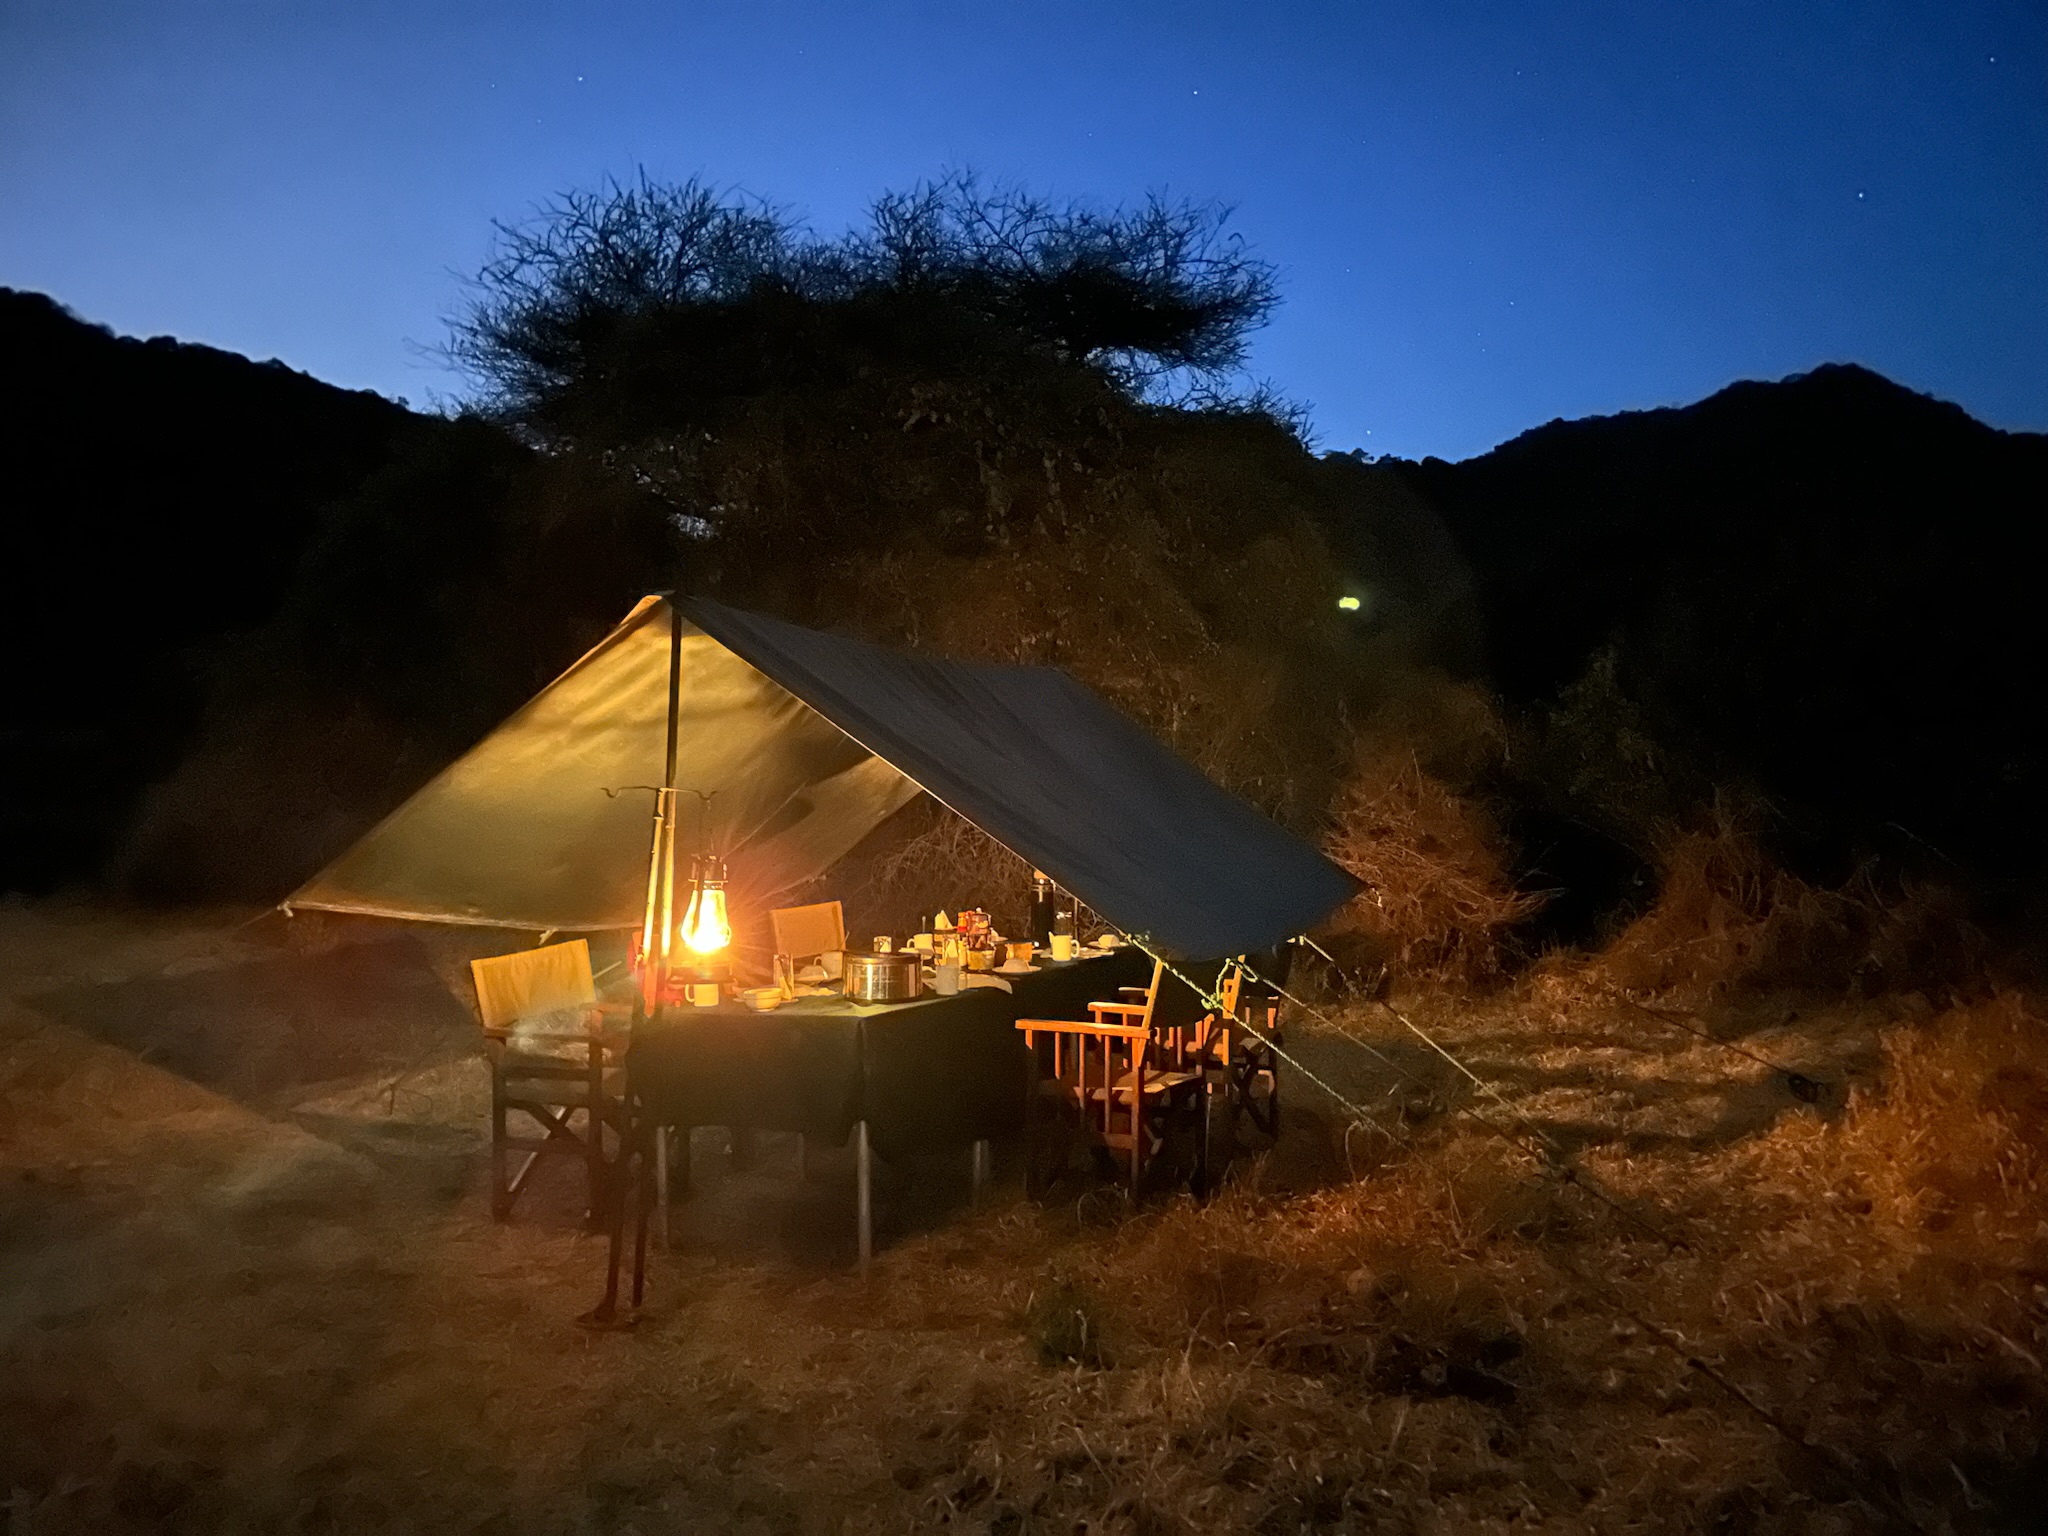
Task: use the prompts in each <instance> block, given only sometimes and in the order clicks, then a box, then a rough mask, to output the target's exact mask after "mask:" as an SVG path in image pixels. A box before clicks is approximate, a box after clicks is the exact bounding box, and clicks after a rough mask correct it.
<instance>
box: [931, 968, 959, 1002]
mask: <svg viewBox="0 0 2048 1536" xmlns="http://www.w3.org/2000/svg"><path fill="white" fill-rule="evenodd" d="M932 990H933V991H934V992H936V993H938V994H939V996H941V997H951V996H952V995H953V994H954V993H955V992H958V991H959V990H960V967H959V965H958V964H957V963H954V964H948V965H941V966H937V967H935V968H934V969H933V971H932Z"/></svg>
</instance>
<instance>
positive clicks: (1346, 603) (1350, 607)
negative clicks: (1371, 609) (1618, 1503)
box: [1337, 597, 1358, 613]
mask: <svg viewBox="0 0 2048 1536" xmlns="http://www.w3.org/2000/svg"><path fill="white" fill-rule="evenodd" d="M1337 606H1338V607H1339V608H1342V609H1343V610H1344V611H1345V612H1346V613H1356V612H1358V599H1357V598H1355V597H1340V598H1338V599H1337Z"/></svg>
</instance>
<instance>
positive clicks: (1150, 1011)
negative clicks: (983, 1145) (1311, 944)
mask: <svg viewBox="0 0 2048 1536" xmlns="http://www.w3.org/2000/svg"><path fill="white" fill-rule="evenodd" d="M1185 991H1186V989H1185V988H1178V989H1176V988H1174V987H1172V986H1171V985H1170V983H1169V980H1168V977H1167V974H1166V967H1165V965H1164V964H1163V963H1155V964H1154V965H1153V967H1152V980H1151V982H1150V984H1149V985H1147V986H1144V987H1125V988H1123V989H1122V995H1121V996H1120V997H1118V998H1117V999H1116V1000H1114V1001H1108V1002H1097V1003H1090V1004H1089V1005H1088V1012H1089V1017H1088V1018H1086V1019H1019V1020H1018V1021H1017V1028H1018V1029H1020V1030H1022V1031H1023V1033H1024V1043H1025V1046H1026V1048H1027V1049H1029V1050H1030V1052H1031V1054H1032V1059H1033V1062H1034V1065H1035V1070H1036V1072H1037V1079H1036V1081H1035V1082H1034V1083H1033V1085H1032V1100H1031V1104H1030V1110H1031V1115H1032V1130H1033V1131H1034V1132H1037V1131H1038V1130H1039V1129H1040V1128H1041V1127H1043V1128H1044V1129H1045V1130H1047V1131H1049V1132H1050V1133H1051V1140H1052V1143H1053V1146H1054V1148H1055V1149H1056V1150H1055V1156H1054V1171H1055V1172H1057V1169H1058V1167H1059V1166H1062V1165H1063V1164H1064V1161H1065V1158H1066V1153H1067V1149H1068V1146H1069V1144H1070V1142H1071V1140H1072V1139H1074V1138H1076V1137H1078V1139H1079V1140H1080V1142H1081V1143H1082V1144H1083V1145H1084V1146H1090V1147H1094V1148H1098V1149H1100V1150H1102V1151H1104V1152H1107V1153H1108V1154H1109V1155H1110V1156H1111V1157H1115V1158H1117V1159H1118V1160H1119V1161H1120V1162H1121V1163H1122V1165H1123V1167H1124V1170H1125V1173H1126V1176H1127V1178H1128V1180H1129V1185H1130V1193H1131V1197H1132V1198H1133V1199H1136V1198H1137V1194H1138V1190H1139V1188H1140V1186H1141V1185H1142V1184H1143V1182H1144V1179H1145V1172H1146V1169H1147V1167H1148V1165H1149V1164H1150V1163H1151V1162H1152V1160H1153V1159H1154V1158H1155V1157H1156V1156H1157V1155H1158V1154H1159V1153H1160V1152H1161V1151H1162V1150H1163V1149H1164V1148H1165V1146H1166V1143H1167V1140H1168V1137H1169V1135H1170V1134H1171V1132H1172V1130H1173V1129H1174V1127H1175V1125H1176V1124H1177V1123H1179V1122H1182V1121H1185V1120H1188V1119H1190V1118H1191V1116H1192V1112H1193V1111H1194V1110H1195V1109H1196V1108H1198V1107H1199V1106H1200V1103H1201V1097H1202V1093H1203V1091H1204V1088H1205V1084H1204V1081H1203V1076H1202V1071H1201V1066H1200V1060H1199V1052H1200V1047H1201V1043H1202V1042H1203V1040H1205V1039H1206V1037H1207V1026H1206V1022H1205V1020H1206V1010H1204V1009H1202V1008H1201V1007H1200V1006H1199V1001H1198V1000H1196V999H1194V998H1192V996H1191V995H1190V996H1188V997H1185V998H1183V997H1179V996H1177V993H1178V992H1185ZM1175 1004H1180V1005H1182V1006H1174V1005H1175ZM1048 1120H1050V1122H1051V1123H1050V1124H1049V1125H1048V1124H1047V1121H1048ZM1041 1139H1042V1138H1040V1137H1039V1136H1037V1135H1035V1134H1034V1135H1033V1137H1032V1140H1033V1142H1034V1143H1036V1142H1038V1141H1040V1140H1041ZM1044 1162H1045V1157H1044V1154H1043V1150H1042V1148H1041V1147H1038V1146H1035V1145H1034V1146H1033V1147H1031V1148H1029V1149H1028V1151H1027V1159H1026V1169H1025V1171H1026V1183H1027V1184H1028V1185H1029V1186H1030V1191H1031V1192H1032V1193H1036V1192H1037V1189H1038V1187H1039V1186H1040V1185H1041V1184H1042V1183H1043V1182H1044V1181H1045V1175H1044V1174H1043V1172H1042V1171H1041V1168H1042V1165H1043V1164H1044Z"/></svg>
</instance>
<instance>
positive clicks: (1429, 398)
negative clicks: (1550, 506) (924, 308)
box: [0, 0, 2048, 457]
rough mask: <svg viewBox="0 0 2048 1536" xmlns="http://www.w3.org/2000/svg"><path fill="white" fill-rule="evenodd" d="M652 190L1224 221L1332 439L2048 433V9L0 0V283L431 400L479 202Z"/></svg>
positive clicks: (811, 207)
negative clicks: (947, 178)
mask: <svg viewBox="0 0 2048 1536" xmlns="http://www.w3.org/2000/svg"><path fill="white" fill-rule="evenodd" d="M643 166H644V167H645V168H646V169H647V170H648V171H649V172H650V173H651V174H653V175H656V176H658V177H675V178H680V177H683V176H687V175H691V174H701V175H704V176H706V177H708V178H710V179H713V180H715V181H718V182H721V183H727V184H732V185H737V186H739V187H743V188H745V189H747V190H749V191H752V192H755V193H759V194H761V195H764V196H766V197H768V198H770V199H772V200H775V201H777V202H780V203H782V204H785V205H787V206H789V207H790V208H792V209H794V210H796V211H798V212H801V213H803V214H805V215H807V216H808V217H809V218H810V219H811V220H812V222H813V223H815V224H817V225H818V226H819V227H821V228H824V229H832V228H836V227H838V226H841V225H843V224H844V223H846V222H847V221H849V220H850V219H852V218H853V217H855V216H856V215H857V214H858V212H859V210H860V208H861V207H862V205H863V204H864V203H865V201H866V200H867V199H868V197H869V196H870V195H872V194H873V193H874V192H875V191H877V190H878V189H881V188H884V187H894V186H903V185H906V184H908V183H910V182H912V181H915V180H916V179H918V178H919V177H921V176H924V175H928V174H930V173H932V172H934V171H937V170H939V169H942V168H949V167H962V166H973V167H975V168H977V169H979V170H980V171H982V172H983V173H984V174H986V175H989V176H993V177H998V178H1017V179H1023V180H1025V181H1028V182H1029V183H1030V184H1031V185H1032V186H1034V187H1036V188H1039V189H1041V190H1048V191H1054V192H1063V193H1065V192H1072V193H1080V194H1086V195H1090V196H1094V197H1097V198H1100V199H1102V200H1105V201H1114V200H1117V199H1120V198H1125V197H1129V196H1133V195H1136V194H1140V193H1142V192H1144V191H1145V190H1147V189H1150V188H1162V189H1165V190H1168V191H1170V192H1173V193H1176V194H1191V195H1196V196H1200V197H1213V198H1218V199H1222V200H1226V201H1228V202H1231V203H1234V204H1235V205H1236V207H1237V213H1236V224H1237V227H1238V228H1240V229H1242V230H1243V231H1244V232H1245V233H1246V234H1247V235H1248V236H1249V237H1250V238H1251V239H1252V241H1253V242H1254V243H1255V245H1256V246H1257V247H1258V249H1259V250H1260V251H1261V252H1262V253H1263V254H1264V255H1266V256H1268V257H1269V258H1271V259H1272V260H1274V261H1276V262H1277V263H1278V264H1279V265H1280V267H1281V269H1282V276H1283V283H1284V292H1285V303H1284V305H1283V307H1282V309H1281V311H1280V313H1279V314H1278V315H1277V317H1276V318H1275V320H1274V322H1273V324H1272V325H1271V326H1270V327H1269V328H1268V330H1267V331H1266V332H1265V333H1263V335H1262V336H1261V337H1260V339H1259V342H1258V345H1257V351H1256V358H1255V365H1256V368H1257V371H1258V372H1260V373H1262V374H1264V375H1266V376H1269V377H1271V378H1272V379H1273V380H1274V381H1275V382H1277V383H1278V384H1279V385H1280V386H1281V388H1282V389H1283V390H1284V391H1286V392H1287V393H1289V394H1291V395H1293V396H1295V397H1297V398H1300V399H1304V400H1306V401H1308V402H1309V403H1310V404H1311V405H1312V407H1313V412H1314V419H1315V423H1316V426H1317V428H1318V431H1319V434H1320V440H1321V442H1322V443H1323V445H1325V446H1328V447H1337V448H1349V447H1353V446H1364V447H1366V448H1369V449H1371V450H1373V451H1375V452H1398V453H1403V454H1408V455H1419V454H1424V453H1437V454H1441V455H1444V456H1446V457H1459V456H1462V455H1465V454H1469V453H1474V452H1478V451H1481V450H1483V449H1485V448H1487V447H1489V446H1490V445H1492V444H1493V443H1495V442H1498V441H1500V440H1502V439H1503V438H1506V437H1508V436H1511V435H1512V434H1514V433H1515V432H1518V431H1520V430H1522V429H1524V428H1526V427H1529V426H1533V425H1535V424H1537V423H1540V422H1543V421H1546V420H1549V419H1550V418H1552V417H1555V416H1576V415H1585V414H1590V413H1595V412H1605V411H1613V410H1620V409H1625V408H1629V407H1635V406H1647V405H1657V404H1668V403H1678V402H1683V401H1687V400H1691V399H1695V398H1697V397H1699V396H1701V395H1703V394H1706V393H1708V392H1710V391H1712V390H1713V389H1715V388H1717V387H1719V386H1720V385H1722V384H1725V383H1727V382H1728V381H1729V380H1731V379H1735V378H1742V377H1751V378H1754V377H1776V376H1779V375H1782V374H1785V373H1789V372H1794V371H1797V370H1800V369H1803V368H1807V367H1810V366H1812V365H1813V364H1815V363H1818V362H1822V361H1826V360H1830V359H1843V360H1853V361H1858V362H1862V363H1866V364H1868V365H1870V366H1871V367H1874V368H1877V369H1879V370H1880V371H1882V372H1884V373H1887V374H1890V375H1891V376H1892V377H1894V378H1897V379H1899V380H1901V381H1902V382H1904V383H1907V384H1910V385H1912V386H1914V387H1915V388H1919V389H1924V390H1927V391H1930V392H1932V393H1934V394H1937V395H1941V396H1944V397H1946V398H1949V399H1953V400H1957V401H1959V402H1961V403H1962V404H1963V405H1965V406H1966V407H1968V408H1969V409H1970V410H1971V411H1973V412H1975V413H1976V414H1977V415H1979V416H1981V417H1983V418H1985V419H1987V420H1989V421H1991V422H1993V423H1995V424H1997V425H2000V426H2008V427H2029V428H2037V429H2038V428H2044V427H2048V5H2044V4H2043V3H2042V0H2003V3H1969V0H1950V3H1931V0H1930V3H1904V0H1892V3H1880V0H1872V3H1858V4H1847V3H1842V4H1836V3H1828V0H1791V3H1786V0H1771V3H1715V0H1682V3H1681V0H1669V3H1661V4H1660V3H1654V0H1635V3H1624V0H1609V3H1574V0H1554V3H1553V0H1546V3H1541V4H1537V3H1514V4H1497V5H1478V4H1461V3H1457V0H1433V3H1425V4H1351V5H1334V4H1332V5H1312V4H1293V5H1288V4H1281V3H1270V0H1269V3H1268V4H1264V5H1253V4H1248V3H1240V4H1229V5H1225V4H1210V3H1202V0H1173V3H1160V4H1151V3H1145V4H1137V3H1130V4H1126V3H1119V0H1090V3H1082V4H1064V3H1062V4H981V3H960V0H956V3H951V4H923V5H882V4H872V5H869V4H863V5H855V4H821V3H811V4H795V3H790V4H776V3H770V0H762V3H753V4H741V3H719V4H666V5H661V4H651V3H641V4H603V3H586V4H581V5H574V6H571V5H537V4H523V3H519V0H494V3H488V4H482V3H480V4H456V3H447V4H436V3H433V0H414V3H405V4H388V3H382V0H351V3H348V4H326V3H317V4H316V3H285V0H276V3H271V4H254V3H243V4H181V3H175V0H153V3H115V0H0V283H4V284H8V285H12V286H16V287H27V288H38V289H43V290H46V291H48V292H50V293H53V294H55V295H56V296H57V297H58V298H60V299H62V300H63V301H64V302H65V303H67V304H69V305H70V306H72V307H73V308H74V309H76V310H77V311H78V312H80V313H81V314H83V315H84V316H86V317H87V318H89V319H94V320H99V321H104V322H106V323H108V324H111V325H113V326H114V327H115V328H116V329H118V330H122V331H127V332H136V333H142V334H152V335H154V334H162V333H170V334H173V335H177V336H180V337H185V338H188V339H192V340H200V341H207V342H211V343H214V344H216V345H219V346H224V347H231V348H233V349H235V350H237V351H241V352H246V353H250V354H252V355H254V356H257V357H273V356H274V357H279V358H282V359H284V360H285V361H286V362H288V363H291V364H292V365H294V366H296V367H300V368H304V369H306V370H308V371H310V372H312V373H314V374H317V375H319V376H320V377H322V378H326V379H330V380H333V381H335V382H337V383H342V384H349V385H357V386H366V387H369V388H373V389H378V390H382V391H384V392H385V393H388V394H394V395H404V396H408V397H410V398H411V399H412V400H414V401H415V403H419V402H422V401H425V400H428V399H432V398H435V397H442V398H446V397H448V396H450V395H452V394H453V393H454V392H455V391H456V390H457V389H458V387H459V383H458V381H457V380H456V379H454V378H453V377H452V376H451V375H449V374H447V373H446V372H444V371H442V370H440V369H439V368H438V367H437V366H435V365H434V364H432V363H431V362H430V361H428V360H426V359H423V358H422V357H421V356H420V355H419V354H420V348H421V347H422V346H427V347H430V346H431V345H432V344H434V343H435V342H437V341H438V340H439V339H440V336H441V317H442V316H443V315H445V314H446V313H447V312H448V310H449V309H450V308H451V307H452V306H453V305H454V304H455V302H456V301H457V300H458V298H459V295H460V289H459V284H458V280H457V274H460V273H466V272H471V271H474V269H475V268H476V266H477V264H478V262H479V261H480V259H481V258H482V257H483V255H484V253H485V251H486V249H487V246H488V240H489V223H490V220H491V219H492V218H494V217H505V216H514V217H516V216H518V215H520V214H521V213H522V212H524V211H527V210H529V209H531V207H532V206H533V205H534V204H535V203H537V202H538V201H540V200H541V199H543V198H545V197H546V196H547V195H548V194H549V193H550V192H553V191H556V190H559V189H563V188H566V187H571V186H581V185H589V184H592V183H594V182H596V181H597V180H599V179H600V178H601V177H603V176H605V175H606V174H615V175H619V176H630V175H632V174H633V173H634V171H635V169H636V168H637V167H643Z"/></svg>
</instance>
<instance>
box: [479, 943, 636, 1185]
mask: <svg viewBox="0 0 2048 1536" xmlns="http://www.w3.org/2000/svg"><path fill="white" fill-rule="evenodd" d="M469 972H470V978H471V980H472V981H473V982H474V983H475V985H476V1002H477V1013H478V1015H479V1016H480V1018H481V1019H482V1021H483V1030H484V1045H485V1053H486V1055H488V1056H489V1058H490V1062H491V1216H492V1219H493V1220H496V1221H507V1220H509V1219H510V1218H511V1215H512V1206H513V1204H514V1202H515V1201H517V1200H518V1198H519V1195H520V1192H521V1191H522V1190H524V1189H525V1188H526V1184H527V1181H528V1180H529V1179H530V1178H531V1177H532V1175H533V1170H534V1168H535V1166H536V1165H537V1164H538V1163H539V1161H540V1159H541V1157H542V1155H543V1154H545V1153H550V1152H559V1153H568V1154H573V1155H578V1156H581V1157H582V1159H583V1163H584V1170H585V1186H586V1211H585V1216H586V1219H587V1220H591V1221H595V1220H597V1219H598V1214H599V1212H600V1210H601V1208H602V1202H603V1196H604V1191H605V1174H606V1163H605V1149H604V1128H605V1126H607V1125H609V1126H611V1128H612V1133H613V1135H614V1137H615V1138H616V1137H621V1136H623V1128H624V1110H623V1106H622V1104H621V1103H620V1097H619V1093H620V1089H621V1087H622V1073H621V1069H620V1067H619V1065H618V1062H617V1058H618V1056H619V1054H620V1049H621V1047H622V1045H623V1035H622V1034H621V1033H617V1032H613V1031H607V1029H606V1028H605V1020H606V1017H607V1015H609V1014H614V1013H616V1012H619V1011H621V1010H618V1009H616V1008H614V1007H613V1006H612V1005H609V1004H601V1003H599V1002H598V1000H597V987H596V984H595V982H594V981H593V980H592V979H591V973H590V945H589V943H588V942H587V941H586V940H583V939H572V940H570V941H568V942H567V943H563V944H550V945H547V946H546V947H544V948H541V949H528V950H522V951H520V952H519V953H517V954H511V955H494V956H490V957H488V958H486V959H481V960H472V961H471V962H470V963H469ZM514 1110H517V1111H519V1112H520V1113H522V1114H524V1115H525V1116H526V1117H527V1118H528V1119H530V1120H532V1121H533V1122H535V1123H536V1124H538V1125H539V1127H540V1129H541V1132H542V1134H541V1135H540V1136H539V1137H538V1138H532V1137H514V1136H512V1135H511V1134H510V1133H509V1131H508V1129H507V1119H508V1116H509V1115H510V1114H511V1112H512V1111H514ZM579 1112H580V1113H581V1115H582V1125H581V1128H580V1129H579V1128H578V1126H577V1125H576V1124H575V1121H576V1117H577V1115H578V1114H579ZM515 1158H516V1159H517V1160H518V1162H517V1166H516V1168H515V1167H514V1166H513V1164H514V1159H515Z"/></svg>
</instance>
